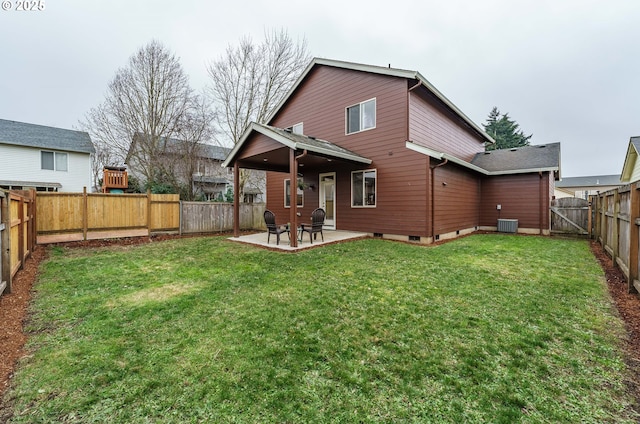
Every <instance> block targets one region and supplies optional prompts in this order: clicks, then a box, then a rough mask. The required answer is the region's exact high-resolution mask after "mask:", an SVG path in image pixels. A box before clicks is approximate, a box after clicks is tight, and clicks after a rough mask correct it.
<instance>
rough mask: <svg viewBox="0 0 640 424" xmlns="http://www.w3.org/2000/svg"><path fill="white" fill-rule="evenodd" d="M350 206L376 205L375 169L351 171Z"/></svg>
mask: <svg viewBox="0 0 640 424" xmlns="http://www.w3.org/2000/svg"><path fill="white" fill-rule="evenodd" d="M351 206H352V207H375V206H376V170H375V169H367V170H366V171H354V172H352V173H351Z"/></svg>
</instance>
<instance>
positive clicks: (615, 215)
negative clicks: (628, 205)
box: [611, 189, 620, 264]
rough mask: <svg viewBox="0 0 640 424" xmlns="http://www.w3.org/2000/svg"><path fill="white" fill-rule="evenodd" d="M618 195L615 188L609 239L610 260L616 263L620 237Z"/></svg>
mask: <svg viewBox="0 0 640 424" xmlns="http://www.w3.org/2000/svg"><path fill="white" fill-rule="evenodd" d="M619 214H620V196H619V194H618V189H615V190H614V192H613V235H612V237H611V238H612V239H613V240H611V251H612V252H613V254H612V255H611V256H612V258H611V260H612V261H613V263H614V264H615V263H616V259H617V258H618V254H619V253H620V246H619V245H618V243H619V242H620V241H619V238H620V220H619V218H620V217H619Z"/></svg>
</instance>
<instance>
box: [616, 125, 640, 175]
mask: <svg viewBox="0 0 640 424" xmlns="http://www.w3.org/2000/svg"><path fill="white" fill-rule="evenodd" d="M639 152H640V136H637V137H631V138H630V139H629V147H628V148H627V155H626V156H625V158H624V165H623V166H622V175H620V180H621V181H622V182H624V183H630V182H633V181H632V179H633V180H634V181H635V180H637V176H638V172H640V170H636V167H637V165H640V164H638V155H639V154H640V153H639Z"/></svg>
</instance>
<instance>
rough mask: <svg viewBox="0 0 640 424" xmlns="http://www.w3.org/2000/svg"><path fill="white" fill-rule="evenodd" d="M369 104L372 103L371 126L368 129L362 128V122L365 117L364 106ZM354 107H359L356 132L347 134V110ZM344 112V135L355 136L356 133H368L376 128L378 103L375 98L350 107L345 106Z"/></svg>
mask: <svg viewBox="0 0 640 424" xmlns="http://www.w3.org/2000/svg"><path fill="white" fill-rule="evenodd" d="M370 102H373V125H372V126H370V127H367V128H364V123H365V122H364V117H365V115H364V105H365V104H367V103H370ZM356 106H358V107H359V110H358V115H359V121H358V130H357V131H352V132H349V109H351V108H353V107H356ZM344 112H345V113H344V117H345V119H344V123H345V125H344V132H345V134H346V135H349V134H357V133H360V132H363V131H369V130H373V129H375V128H376V125H377V121H378V101H377V99H376V98H375V97H374V98H372V99H368V100H365V101H363V102H360V103H356V104H353V105H351V106H347V107H346V108H345V109H344Z"/></svg>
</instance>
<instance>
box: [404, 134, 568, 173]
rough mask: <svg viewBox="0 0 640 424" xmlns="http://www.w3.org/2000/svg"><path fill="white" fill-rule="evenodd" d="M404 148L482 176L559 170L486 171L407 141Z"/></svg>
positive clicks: (551, 168)
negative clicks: (451, 163)
mask: <svg viewBox="0 0 640 424" xmlns="http://www.w3.org/2000/svg"><path fill="white" fill-rule="evenodd" d="M405 146H406V147H407V149H409V150H413V151H414V152H418V153H422V154H423V155H427V156H430V157H432V158H435V159H438V160H442V159H446V160H448V161H449V162H453V163H455V164H457V165H460V166H463V167H465V168H467V169H471V170H473V171H476V172H479V173H481V174H483V175H489V176H494V175H513V174H529V173H532V172H555V171H558V170H559V168H558V167H546V168H527V169H510V170H506V171H487V170H486V169H483V168H480V167H479V166H477V165H474V164H472V163H469V162H466V161H463V160H462V159H459V158H457V157H455V156H451V155H449V154H447V153H443V152H438V151H436V150H432V149H429V148H428V147H424V146H420V145H418V144H415V143H413V142H411V141H407V142H406V143H405Z"/></svg>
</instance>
